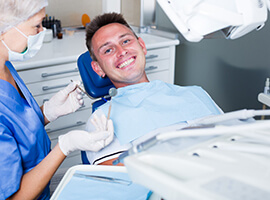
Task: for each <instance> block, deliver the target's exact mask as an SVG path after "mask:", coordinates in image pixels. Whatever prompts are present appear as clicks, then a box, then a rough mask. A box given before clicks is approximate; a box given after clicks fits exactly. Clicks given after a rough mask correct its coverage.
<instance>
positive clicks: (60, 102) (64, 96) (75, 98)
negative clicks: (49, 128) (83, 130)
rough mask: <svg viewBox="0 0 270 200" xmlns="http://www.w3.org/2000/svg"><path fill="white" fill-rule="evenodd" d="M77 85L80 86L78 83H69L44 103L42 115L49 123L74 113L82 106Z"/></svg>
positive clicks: (81, 98) (81, 97)
mask: <svg viewBox="0 0 270 200" xmlns="http://www.w3.org/2000/svg"><path fill="white" fill-rule="evenodd" d="M77 85H80V81H74V82H72V83H70V84H69V85H68V86H67V87H65V88H64V89H63V90H60V91H59V92H58V93H56V94H55V95H54V96H53V97H52V98H51V99H50V100H49V101H46V102H45V103H44V106H43V113H44V115H45V117H46V118H47V119H48V120H49V121H50V122H52V121H54V120H55V119H57V118H58V117H60V116H63V115H66V114H69V113H72V112H75V111H76V110H78V109H79V108H80V107H81V106H82V105H83V96H82V95H81V91H80V89H79V88H77Z"/></svg>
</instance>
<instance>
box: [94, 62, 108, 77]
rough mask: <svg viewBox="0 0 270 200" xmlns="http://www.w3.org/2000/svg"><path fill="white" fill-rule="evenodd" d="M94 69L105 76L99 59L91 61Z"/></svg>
mask: <svg viewBox="0 0 270 200" xmlns="http://www.w3.org/2000/svg"><path fill="white" fill-rule="evenodd" d="M91 66H92V69H93V70H94V71H95V72H96V73H97V74H98V75H99V76H101V77H102V78H104V77H105V73H104V71H103V70H102V69H101V67H100V66H99V64H98V62H97V61H92V62H91Z"/></svg>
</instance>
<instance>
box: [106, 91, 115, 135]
mask: <svg viewBox="0 0 270 200" xmlns="http://www.w3.org/2000/svg"><path fill="white" fill-rule="evenodd" d="M116 95H117V89H115V88H111V89H109V96H110V97H111V101H110V106H109V110H108V115H107V121H106V130H108V120H109V119H110V115H111V109H112V97H114V96H116Z"/></svg>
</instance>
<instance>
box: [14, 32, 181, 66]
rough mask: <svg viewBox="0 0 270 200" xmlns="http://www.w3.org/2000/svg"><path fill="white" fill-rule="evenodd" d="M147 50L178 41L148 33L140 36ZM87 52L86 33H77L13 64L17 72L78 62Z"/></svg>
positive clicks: (53, 41)
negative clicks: (27, 58) (25, 59)
mask: <svg viewBox="0 0 270 200" xmlns="http://www.w3.org/2000/svg"><path fill="white" fill-rule="evenodd" d="M138 36H139V37H141V38H142V39H143V40H144V42H145V44H146V48H147V49H155V48H162V47H168V46H173V45H178V44H179V40H178V39H169V38H165V37H160V36H156V35H153V34H148V33H140V34H138ZM85 51H87V47H86V44H85V31H84V30H81V31H75V33H74V35H72V36H68V35H65V34H64V35H63V39H57V38H54V39H53V40H52V41H51V42H48V43H43V46H42V47H41V49H40V51H39V52H38V53H37V55H36V56H35V57H34V58H31V59H30V60H27V61H24V62H13V64H14V66H15V68H16V70H19V71H20V70H27V69H32V68H39V67H44V66H50V65H57V64H64V63H70V62H76V60H77V58H78V57H79V56H80V55H81V54H82V53H84V52H85Z"/></svg>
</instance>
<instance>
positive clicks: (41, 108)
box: [40, 105, 50, 125]
mask: <svg viewBox="0 0 270 200" xmlns="http://www.w3.org/2000/svg"><path fill="white" fill-rule="evenodd" d="M43 109H44V105H42V106H40V110H41V112H42V114H43V117H44V125H47V124H48V123H50V121H49V120H48V119H47V117H46V116H45V115H44V111H43Z"/></svg>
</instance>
